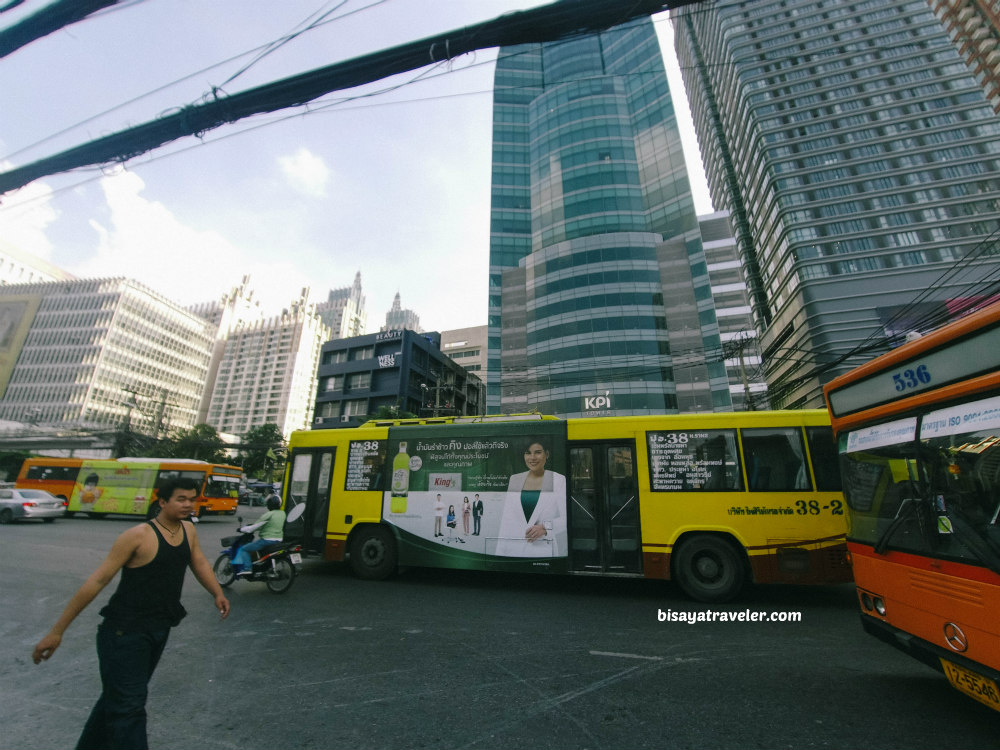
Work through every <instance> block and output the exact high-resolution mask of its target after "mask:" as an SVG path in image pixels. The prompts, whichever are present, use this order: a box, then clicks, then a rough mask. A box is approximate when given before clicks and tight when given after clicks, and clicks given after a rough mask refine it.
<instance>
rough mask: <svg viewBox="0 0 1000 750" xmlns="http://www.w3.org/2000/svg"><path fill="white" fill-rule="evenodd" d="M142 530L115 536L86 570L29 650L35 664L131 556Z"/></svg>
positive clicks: (45, 654) (60, 641) (54, 646)
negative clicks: (87, 575)
mask: <svg viewBox="0 0 1000 750" xmlns="http://www.w3.org/2000/svg"><path fill="white" fill-rule="evenodd" d="M142 533H143V527H141V526H136V527H134V528H132V529H129V530H128V531H126V532H123V533H122V534H121V535H120V536H119V537H118V538H117V539H116V540H115V543H114V544H112V545H111V551H110V552H109V553H108V556H107V557H106V558H105V560H104V562H102V563H101V564H100V565H99V566H98V568H97V570H95V571H94V572H93V573H91V574H90V578H88V579H87V580H86V581H85V582H84V584H83V585H82V586H81V587H80V588H79V589H78V590H77V592H76V593H75V594H73V598H72V599H70V600H69V604H67V605H66V609H65V610H63V613H62V615H61V616H60V617H59V619H58V620H56V624H55V625H54V626H53V627H52V630H50V631H49V632H48V634H47V635H46V636H45V637H44V638H42V640H40V641H39V642H38V644H37V645H36V646H35V650H34V651H33V652H32V654H31V658H32V660H33V661H34V662H35V664H39V663H40V662H41V661H42V660H43V659H48V658H49V657H50V656H52V654H53V653H54V652H55V650H56V649H57V648H59V644H60V643H62V635H63V633H65V632H66V628H68V627H69V626H70V623H72V622H73V620H75V619H76V616H77V615H79V614H80V613H81V612H82V611H83V610H84V609H86V607H87V605H88V604H90V603H91V602H92V601H94V597H96V596H97V595H98V594H99V593H101V591H102V590H103V589H104V587H105V586H107V585H108V583H109V582H110V581H111V579H112V578H114V577H115V576H116V575H117V574H118V571H119V570H121V569H122V567H124V565H125V563H127V562H128V561H129V560H131V559H132V556H133V555H134V554H135V551H136V550H137V549H138V548H139V545H140V544H141V543H142Z"/></svg>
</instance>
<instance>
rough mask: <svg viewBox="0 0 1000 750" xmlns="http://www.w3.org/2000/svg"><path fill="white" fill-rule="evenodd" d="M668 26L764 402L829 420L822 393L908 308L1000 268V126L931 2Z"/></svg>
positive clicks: (845, 1)
mask: <svg viewBox="0 0 1000 750" xmlns="http://www.w3.org/2000/svg"><path fill="white" fill-rule="evenodd" d="M671 17H672V22H673V24H674V28H675V43H676V47H677V53H678V57H679V59H680V63H681V71H682V73H683V74H684V79H685V86H686V88H687V92H688V96H689V98H690V102H691V110H692V115H693V117H694V122H695V129H696V131H697V133H698V140H699V144H700V146H701V152H702V156H703V158H704V161H705V169H706V174H707V176H708V182H709V188H710V190H711V194H712V199H713V203H714V205H715V206H716V207H717V208H719V209H720V210H726V211H728V212H729V213H730V218H731V221H732V224H733V229H734V232H735V235H736V238H737V242H738V244H739V250H740V254H741V258H742V261H743V266H744V269H745V272H746V277H747V286H748V291H749V293H750V298H751V303H752V307H753V314H754V319H755V323H756V326H757V328H758V331H759V332H760V343H761V348H762V351H763V357H764V365H765V368H766V373H767V380H768V385H769V393H770V399H771V403H772V405H774V406H785V407H796V406H821V405H822V403H823V402H822V392H821V386H822V383H823V382H825V381H827V380H829V379H831V378H832V377H834V376H835V375H837V374H838V373H839V372H843V371H844V370H846V369H850V367H852V366H854V365H857V364H859V363H860V362H861V361H864V360H865V359H868V358H870V357H871V356H873V355H874V354H877V353H879V352H878V351H877V350H869V351H867V352H865V353H864V354H863V355H861V356H859V357H858V358H856V359H853V360H847V361H843V362H842V363H841V364H837V363H838V361H840V358H841V357H842V356H843V355H844V354H846V353H848V352H850V351H852V350H854V349H855V348H856V347H857V346H859V345H860V344H862V343H863V342H867V341H871V340H872V339H878V340H885V338H886V336H887V335H888V334H889V331H890V329H892V328H893V327H894V326H895V327H897V328H898V327H899V321H898V313H899V311H900V310H901V309H902V308H904V307H909V306H910V305H911V304H912V303H913V302H914V301H916V300H918V299H920V298H924V299H930V300H934V301H937V302H940V303H941V304H946V303H947V302H948V301H949V300H955V299H958V298H962V297H965V296H966V295H969V294H974V292H972V291H970V290H972V289H973V288H974V287H973V284H975V283H977V282H979V281H981V280H982V279H985V278H987V277H988V276H989V275H990V274H991V273H995V272H996V271H997V270H998V269H997V262H998V261H997V254H996V248H993V247H992V245H991V243H992V238H991V234H992V233H993V232H994V231H995V229H996V227H997V225H998V220H1000V209H998V206H1000V203H998V199H1000V120H998V119H997V116H996V115H995V114H994V113H993V109H992V107H991V105H990V104H989V103H988V102H987V100H986V98H985V95H984V92H983V87H982V86H981V85H980V83H979V82H978V81H977V80H976V79H975V77H974V76H973V75H972V73H971V72H970V70H969V68H968V66H967V65H966V64H965V62H964V61H963V59H962V58H961V56H960V55H959V52H958V49H957V48H956V46H955V45H954V44H953V43H952V41H951V40H950V39H949V37H948V34H947V32H946V30H945V28H944V26H943V25H942V24H941V22H940V21H939V20H938V19H937V18H936V17H935V16H934V13H933V12H932V11H931V8H930V5H929V4H928V3H927V0H863V1H858V2H852V1H851V0H780V1H779V0H758V2H754V3H744V4H712V5H698V6H691V7H690V8H686V9H680V10H678V11H673V12H672V14H671ZM973 259H974V260H973ZM817 366H825V367H827V369H826V370H825V372H822V373H819V374H817V373H816V372H814V370H815V368H816V367H817Z"/></svg>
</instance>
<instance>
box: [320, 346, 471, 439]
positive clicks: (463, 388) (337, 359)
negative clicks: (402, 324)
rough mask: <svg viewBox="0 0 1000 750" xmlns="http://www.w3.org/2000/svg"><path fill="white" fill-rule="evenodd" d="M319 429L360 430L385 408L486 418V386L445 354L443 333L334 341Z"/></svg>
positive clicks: (324, 365)
mask: <svg viewBox="0 0 1000 750" xmlns="http://www.w3.org/2000/svg"><path fill="white" fill-rule="evenodd" d="M317 377H318V379H319V385H318V388H317V391H316V413H315V417H314V419H313V428H314V429H328V428H331V427H356V426H357V425H359V424H361V423H362V422H364V421H365V420H366V419H367V418H368V416H369V415H371V414H375V413H376V412H377V411H378V410H379V408H381V407H383V406H385V407H390V408H399V409H400V410H401V411H407V412H411V413H413V414H417V415H419V416H422V417H431V416H449V415H476V414H481V413H483V412H482V410H481V408H480V407H481V405H483V404H484V403H485V402H484V400H483V397H482V395H483V392H484V389H483V383H482V381H481V380H480V379H479V378H478V377H477V376H475V375H473V374H471V373H469V372H467V371H466V370H465V369H464V368H463V367H462V366H461V365H459V364H457V363H455V362H454V361H452V360H451V359H450V358H449V357H448V356H447V355H445V354H442V353H441V334H439V333H433V332H432V333H415V332H414V331H411V330H408V329H402V330H395V331H381V332H379V333H370V334H367V335H365V336H355V337H353V338H348V339H337V340H334V341H328V342H327V343H325V344H324V345H323V348H322V350H321V353H320V364H319V371H318V373H317Z"/></svg>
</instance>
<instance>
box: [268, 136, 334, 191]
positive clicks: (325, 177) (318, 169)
mask: <svg viewBox="0 0 1000 750" xmlns="http://www.w3.org/2000/svg"><path fill="white" fill-rule="evenodd" d="M278 166H279V167H281V171H282V172H283V173H284V175H285V180H286V181H287V182H288V184H289V185H290V186H291V187H292V188H293V189H295V190H297V191H298V192H300V193H302V194H304V195H308V196H311V197H314V198H324V197H326V186H327V183H329V181H330V168H329V167H327V166H326V163H325V162H324V161H323V158H322V157H321V156H317V155H316V154H314V153H312V152H311V151H310V150H309V149H307V148H305V147H302V148H300V149H299V150H298V151H296V152H295V153H294V154H292V155H291V156H279V157H278Z"/></svg>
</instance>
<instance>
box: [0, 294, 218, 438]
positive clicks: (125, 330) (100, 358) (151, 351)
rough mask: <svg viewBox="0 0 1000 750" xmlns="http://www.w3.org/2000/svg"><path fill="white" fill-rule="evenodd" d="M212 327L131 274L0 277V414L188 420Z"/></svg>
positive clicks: (105, 421)
mask: <svg viewBox="0 0 1000 750" xmlns="http://www.w3.org/2000/svg"><path fill="white" fill-rule="evenodd" d="M214 333H215V331H214V328H213V326H212V324H211V323H209V322H207V321H206V320H204V319H203V318H201V317H199V316H197V315H195V314H194V313H192V312H190V311H188V310H184V309H182V308H181V307H179V306H178V305H176V304H175V303H174V302H172V301H171V300H169V299H167V298H166V297H163V296H161V295H160V294H158V293H156V292H154V291H153V290H151V289H149V288H147V287H145V286H143V285H142V284H139V283H138V282H136V281H132V280H130V279H124V278H117V279H87V280H65V281H50V282H46V283H38V284H18V285H13V286H4V285H0V419H3V420H11V421H19V422H32V423H42V424H57V425H66V426H82V427H89V428H101V427H106V428H109V429H117V428H119V427H121V426H122V425H128V426H129V427H130V428H131V429H133V430H136V431H142V432H146V433H147V434H151V435H158V434H161V433H162V432H163V431H166V430H169V429H176V428H189V427H192V426H194V424H195V420H196V416H197V412H198V405H199V403H200V401H201V397H202V392H203V390H204V387H205V378H206V375H207V372H208V366H209V359H210V354H211V349H212V341H213V338H214Z"/></svg>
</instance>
